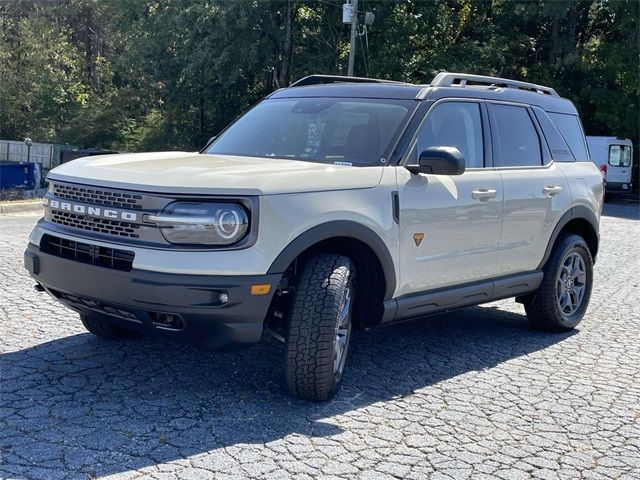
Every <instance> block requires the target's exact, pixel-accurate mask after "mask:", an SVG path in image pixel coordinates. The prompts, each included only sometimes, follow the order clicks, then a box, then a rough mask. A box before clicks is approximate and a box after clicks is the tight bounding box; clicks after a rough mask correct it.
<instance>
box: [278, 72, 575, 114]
mask: <svg viewBox="0 0 640 480" xmlns="http://www.w3.org/2000/svg"><path fill="white" fill-rule="evenodd" d="M448 75H453V74H448ZM456 75H463V74H456ZM436 78H438V77H436ZM469 78H473V79H482V78H487V79H491V81H492V82H493V81H494V80H498V79H495V78H494V77H479V76H469ZM314 79H317V83H315V84H314V82H313V80H314ZM507 82H512V81H508V80H505V85H506V84H507ZM296 83H297V84H299V85H300V86H297V85H296V84H293V85H292V86H291V87H289V88H283V89H280V90H277V91H275V92H274V93H272V94H271V95H270V96H269V98H312V97H337V98H379V99H385V98H386V99H397V100H416V101H421V100H429V101H435V100H440V99H442V98H480V99H485V100H497V101H504V102H515V103H523V104H528V105H537V106H539V107H540V108H542V109H544V110H546V111H548V112H557V113H565V114H571V115H577V110H576V108H575V106H574V105H573V103H572V102H571V101H570V100H567V99H565V98H562V97H560V96H558V95H557V94H556V93H555V91H554V90H553V89H549V88H547V87H540V86H539V85H534V84H526V83H524V82H513V84H514V85H515V86H516V87H517V86H519V85H524V86H525V87H527V86H528V85H531V86H532V87H536V88H546V89H547V90H546V91H545V92H544V93H542V92H540V91H539V90H538V91H536V90H535V88H531V89H521V88H514V85H511V87H509V86H500V85H499V84H489V85H476V84H462V85H461V84H454V85H451V86H449V85H447V86H439V85H435V86H432V85H415V84H410V83H400V82H391V81H386V80H378V79H364V78H350V77H331V76H326V75H322V76H311V77H306V78H304V79H302V80H299V81H298V82H296ZM549 91H550V92H553V94H549Z"/></svg>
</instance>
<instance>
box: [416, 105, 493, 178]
mask: <svg viewBox="0 0 640 480" xmlns="http://www.w3.org/2000/svg"><path fill="white" fill-rule="evenodd" d="M428 147H456V148H457V149H458V150H460V153H462V155H464V158H465V161H466V168H482V167H483V166H484V146H483V142H482V120H481V117H480V105H479V104H478V103H472V102H444V103H441V104H440V105H436V106H435V107H433V108H432V109H431V110H429V113H428V117H427V119H426V121H425V122H424V123H423V124H422V126H421V127H420V130H419V131H418V138H417V141H416V148H415V152H414V153H413V155H415V156H416V158H415V163H417V162H418V158H417V157H418V155H420V152H422V151H423V150H424V149H426V148H428Z"/></svg>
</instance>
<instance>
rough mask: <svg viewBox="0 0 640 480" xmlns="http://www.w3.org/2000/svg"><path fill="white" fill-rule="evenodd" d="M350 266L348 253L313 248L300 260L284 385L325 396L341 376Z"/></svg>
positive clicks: (302, 393) (348, 327)
mask: <svg viewBox="0 0 640 480" xmlns="http://www.w3.org/2000/svg"><path fill="white" fill-rule="evenodd" d="M354 277H355V269H354V267H353V264H352V262H351V260H350V259H349V258H348V257H345V256H342V255H334V254H328V253H323V254H318V255H315V256H313V257H311V258H310V259H309V261H308V262H307V263H306V264H305V266H304V268H303V270H302V273H301V275H300V279H299V281H298V283H297V286H296V290H295V293H294V298H293V305H292V308H291V314H290V318H289V321H288V323H287V335H286V348H285V375H286V380H287V386H288V388H289V391H290V392H291V393H292V394H294V395H297V396H299V397H301V398H304V399H307V400H316V401H320V400H328V399H330V398H331V397H333V396H334V395H335V394H336V392H337V391H338V389H339V388H340V384H341V382H342V375H343V373H344V366H345V362H346V358H347V352H348V349H349V340H350V338H351V324H352V322H351V317H352V312H353V301H354V293H355V289H354V285H353V280H354Z"/></svg>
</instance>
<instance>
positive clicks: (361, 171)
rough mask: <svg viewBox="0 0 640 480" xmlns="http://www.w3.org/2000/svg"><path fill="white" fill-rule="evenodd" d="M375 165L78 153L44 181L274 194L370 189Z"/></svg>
mask: <svg viewBox="0 0 640 480" xmlns="http://www.w3.org/2000/svg"><path fill="white" fill-rule="evenodd" d="M382 168H383V167H382V166H380V167H365V168H363V167H348V166H337V165H327V164H322V163H312V162H302V161H298V160H285V159H277V158H253V157H236V156H230V155H206V154H199V153H190V152H154V153H130V154H118V155H98V156H94V157H83V158H78V159H76V160H73V161H71V162H68V163H65V164H63V165H60V166H59V167H56V168H54V169H53V170H51V172H50V173H49V177H48V178H49V179H51V180H61V181H66V182H72V183H80V184H88V185H95V186H103V187H111V188H122V189H127V190H139V191H147V192H159V193H187V194H188V193H193V194H212V195H273V194H279V193H296V192H318V191H324V190H346V189H355V188H372V187H375V186H376V185H377V184H378V183H379V182H380V178H381V177H382Z"/></svg>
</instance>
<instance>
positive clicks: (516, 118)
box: [492, 104, 542, 167]
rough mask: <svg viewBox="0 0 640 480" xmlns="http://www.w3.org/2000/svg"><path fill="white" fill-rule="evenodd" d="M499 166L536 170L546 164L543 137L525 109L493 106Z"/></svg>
mask: <svg viewBox="0 0 640 480" xmlns="http://www.w3.org/2000/svg"><path fill="white" fill-rule="evenodd" d="M492 110H493V120H494V123H495V125H494V127H495V128H493V129H492V130H493V131H494V132H495V133H494V137H495V147H496V152H495V160H494V161H495V165H496V166H497V167H534V166H539V165H542V153H541V148H540V138H539V137H538V133H537V131H536V128H535V126H534V124H533V121H532V120H531V116H530V115H529V112H528V111H527V109H526V108H524V107H517V106H513V105H497V104H494V105H493V106H492Z"/></svg>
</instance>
